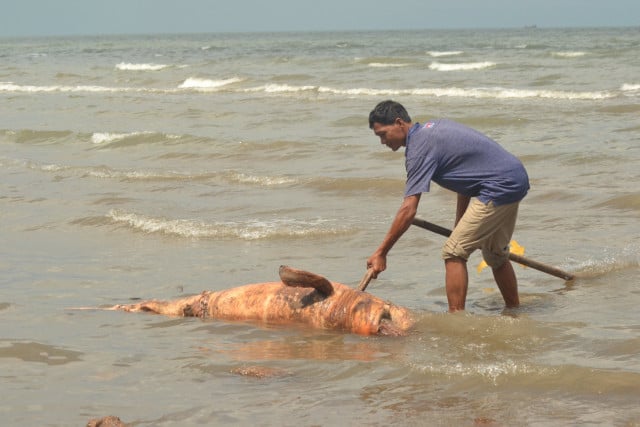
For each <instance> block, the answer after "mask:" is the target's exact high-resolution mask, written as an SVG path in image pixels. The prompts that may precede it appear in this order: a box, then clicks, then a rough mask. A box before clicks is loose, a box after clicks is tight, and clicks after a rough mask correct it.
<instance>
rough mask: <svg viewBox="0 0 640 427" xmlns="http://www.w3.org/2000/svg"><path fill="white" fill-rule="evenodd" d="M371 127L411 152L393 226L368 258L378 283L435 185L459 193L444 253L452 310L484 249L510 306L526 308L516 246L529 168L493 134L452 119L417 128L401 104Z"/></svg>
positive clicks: (375, 114) (384, 106) (390, 106)
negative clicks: (472, 259)
mask: <svg viewBox="0 0 640 427" xmlns="http://www.w3.org/2000/svg"><path fill="white" fill-rule="evenodd" d="M369 128H371V129H372V130H373V132H374V133H375V135H376V136H378V137H379V138H380V142H381V143H382V144H384V145H386V146H387V147H389V148H391V149H392V150H393V151H397V150H398V149H399V148H400V147H406V148H405V157H406V161H405V165H406V169H407V183H406V187H405V194H404V200H403V202H402V205H401V206H400V209H399V210H398V212H397V214H396V216H395V219H394V220H393V223H392V224H391V228H390V229H389V231H388V232H387V235H386V236H385V238H384V240H383V241H382V243H381V244H380V246H379V247H378V249H377V250H376V251H375V252H374V253H373V255H371V256H370V257H369V259H368V260H367V268H372V269H373V273H374V277H377V275H378V273H380V272H382V271H384V270H385V269H386V267H387V254H388V253H389V251H390V250H391V248H392V247H393V245H394V244H395V243H396V242H397V241H398V239H399V238H400V237H401V236H402V234H403V233H404V232H405V231H406V230H407V229H408V228H409V227H410V226H411V222H412V221H413V219H414V217H415V215H416V212H417V209H418V203H419V201H420V195H421V194H422V193H424V192H428V191H429V187H430V183H431V181H433V182H435V183H437V184H438V185H440V186H441V187H444V188H447V189H449V190H451V191H454V192H455V193H457V209H456V218H455V228H454V229H453V232H452V233H451V236H450V237H449V238H448V240H447V241H446V243H445V245H444V247H443V249H442V258H443V259H444V261H445V286H446V292H447V300H448V302H449V311H450V312H454V311H459V310H464V308H465V301H466V298H467V287H468V281H469V277H468V273H467V259H468V258H469V255H471V253H472V252H473V251H474V250H476V249H481V250H482V255H483V258H484V260H485V261H486V262H487V264H488V265H489V266H490V267H491V268H492V270H493V277H494V279H495V281H496V284H497V285H498V288H499V289H500V292H501V294H502V297H503V299H504V302H505V305H506V306H507V307H518V306H519V304H520V300H519V297H518V283H517V280H516V276H515V273H514V271H513V267H512V265H511V262H510V261H509V242H510V241H511V236H512V234H513V230H514V228H515V224H516V218H517V215H518V205H519V202H520V200H522V199H523V198H524V196H525V195H526V194H527V191H528V190H529V178H528V176H527V172H526V170H525V168H524V166H523V165H522V163H521V162H520V161H519V160H518V159H517V158H516V157H514V156H513V155H512V154H510V153H509V152H507V151H506V150H505V149H504V148H502V147H500V145H498V143H496V142H495V141H493V140H491V139H490V138H488V137H487V136H485V135H483V134H481V133H479V132H477V131H475V130H473V129H470V128H468V127H466V126H463V125H461V124H459V123H455V122H453V121H450V120H444V119H439V120H434V121H429V122H427V123H426V124H420V123H415V124H414V123H412V122H411V118H410V117H409V114H408V113H407V111H406V110H405V108H404V107H403V106H402V105H401V104H399V103H397V102H394V101H383V102H381V103H379V104H378V105H377V106H376V107H375V108H374V109H373V111H371V113H370V114H369Z"/></svg>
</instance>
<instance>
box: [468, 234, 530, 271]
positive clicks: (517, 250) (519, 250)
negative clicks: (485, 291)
mask: <svg viewBox="0 0 640 427" xmlns="http://www.w3.org/2000/svg"><path fill="white" fill-rule="evenodd" d="M509 252H511V253H513V254H516V255H520V256H522V255H524V246H520V244H519V243H518V242H516V241H515V240H512V241H511V242H509ZM486 267H488V265H487V263H486V262H485V260H482V261H481V262H480V264H478V268H477V270H478V273H480V272H482V270H484V269H485V268H486Z"/></svg>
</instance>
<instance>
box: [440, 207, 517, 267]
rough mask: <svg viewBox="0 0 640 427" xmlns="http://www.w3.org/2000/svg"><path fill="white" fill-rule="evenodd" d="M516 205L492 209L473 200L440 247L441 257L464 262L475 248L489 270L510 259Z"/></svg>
mask: <svg viewBox="0 0 640 427" xmlns="http://www.w3.org/2000/svg"><path fill="white" fill-rule="evenodd" d="M519 204H520V203H519V202H516V203H510V204H508V205H500V206H494V204H493V202H489V203H488V204H486V205H485V204H484V203H482V202H481V201H479V200H477V199H472V200H471V202H470V203H469V206H468V207H467V210H466V212H465V213H464V215H463V216H462V218H461V219H460V222H458V224H457V225H456V227H455V229H454V230H453V232H452V233H451V236H450V237H449V239H447V241H446V243H445V244H444V247H443V248H442V258H443V259H445V260H446V259H449V258H462V259H464V260H465V261H466V260H468V259H469V256H470V255H471V253H472V252H473V251H475V250H476V249H482V257H483V258H484V260H485V261H486V262H487V264H488V265H489V266H490V267H492V268H497V267H500V266H501V265H502V264H504V262H505V261H506V260H507V259H509V242H510V241H511V236H512V235H513V230H514V229H515V226H516V218H517V217H518V206H519Z"/></svg>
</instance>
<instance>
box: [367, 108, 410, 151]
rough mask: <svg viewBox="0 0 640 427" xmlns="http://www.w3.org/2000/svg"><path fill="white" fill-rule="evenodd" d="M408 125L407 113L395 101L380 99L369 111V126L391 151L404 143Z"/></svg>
mask: <svg viewBox="0 0 640 427" xmlns="http://www.w3.org/2000/svg"><path fill="white" fill-rule="evenodd" d="M410 127H411V117H409V113H407V110H405V108H404V107H403V106H402V105H401V104H399V103H397V102H395V101H382V102H381V103H379V104H378V105H376V107H375V108H374V109H373V110H372V111H371V113H369V128H370V129H372V130H373V133H375V134H376V136H378V137H379V138H380V142H381V143H382V144H384V145H386V146H387V147H389V148H391V149H392V150H393V151H396V150H398V148H400V147H402V146H404V145H405V142H406V139H407V134H408V133H409V128H410Z"/></svg>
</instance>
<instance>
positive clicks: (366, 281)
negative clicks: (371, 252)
mask: <svg viewBox="0 0 640 427" xmlns="http://www.w3.org/2000/svg"><path fill="white" fill-rule="evenodd" d="M372 278H373V268H370V269H368V270H367V272H366V273H365V274H364V277H363V278H362V280H361V281H360V284H359V285H358V290H359V291H364V290H365V289H367V286H368V285H369V282H370V281H371V279H372Z"/></svg>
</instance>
